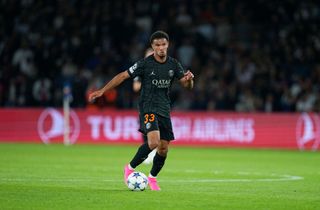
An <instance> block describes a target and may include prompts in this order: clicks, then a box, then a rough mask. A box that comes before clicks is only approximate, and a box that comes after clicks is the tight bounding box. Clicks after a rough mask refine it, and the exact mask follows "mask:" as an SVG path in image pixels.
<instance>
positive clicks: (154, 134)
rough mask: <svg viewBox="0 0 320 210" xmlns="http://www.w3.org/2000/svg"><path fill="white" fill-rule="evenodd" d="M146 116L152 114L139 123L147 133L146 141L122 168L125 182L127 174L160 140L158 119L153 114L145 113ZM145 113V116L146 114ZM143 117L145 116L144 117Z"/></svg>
mask: <svg viewBox="0 0 320 210" xmlns="http://www.w3.org/2000/svg"><path fill="white" fill-rule="evenodd" d="M146 115H148V116H150V115H151V116H152V118H147V120H144V121H143V124H142V125H141V129H140V130H142V131H144V133H147V138H148V142H147V143H143V144H142V145H141V146H140V147H139V148H138V151H137V153H136V154H135V155H134V157H133V159H132V160H131V161H130V163H129V164H128V165H126V166H125V168H124V180H125V182H126V180H127V178H128V176H129V175H130V174H131V173H132V172H133V171H134V169H135V168H136V167H137V166H138V165H140V164H141V163H142V162H143V161H144V160H145V159H146V158H147V157H148V154H149V153H150V152H151V151H152V150H153V149H155V148H156V147H157V146H158V145H159V142H160V133H159V128H158V120H157V118H156V116H155V115H153V114H150V115H149V114H146ZM146 115H145V116H146ZM144 118H145V117H144Z"/></svg>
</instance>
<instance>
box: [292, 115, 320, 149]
mask: <svg viewBox="0 0 320 210" xmlns="http://www.w3.org/2000/svg"><path fill="white" fill-rule="evenodd" d="M296 139H297V144H298V147H299V149H300V150H313V151H316V150H317V149H318V147H319V144H320V119H319V116H318V115H316V114H308V113H302V114H301V116H300V117H299V118H298V120H297V126H296Z"/></svg>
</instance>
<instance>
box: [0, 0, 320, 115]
mask: <svg viewBox="0 0 320 210" xmlns="http://www.w3.org/2000/svg"><path fill="white" fill-rule="evenodd" d="M319 25H320V4H319V3H318V1H316V0H314V1H312V0H305V1H297V0H281V1H267V0H256V1H232V0H220V1H211V0H155V1H147V0H117V1H102V0H95V1H91V0H83V1H81V0H78V1H77V0H58V1H41V0H0V107H36V106H55V107H60V106H61V105H62V98H63V87H64V86H66V85H70V86H71V87H72V93H73V94H72V95H73V101H72V106H73V107H90V106H94V107H100V108H104V107H109V108H110V107H113V108H129V109H131V108H135V106H136V100H137V93H134V92H133V90H132V81H131V80H130V81H126V82H125V83H124V84H123V85H121V87H119V88H118V89H116V90H113V91H110V92H107V93H106V94H105V95H104V97H102V98H100V99H99V100H97V101H96V103H95V104H93V105H90V104H88V103H87V100H86V97H87V95H88V93H89V92H90V91H92V90H95V89H97V88H100V87H102V86H103V85H104V84H105V83H106V82H107V81H108V80H110V79H111V78H112V77H113V76H114V75H115V74H117V73H118V72H120V71H123V70H125V69H127V68H128V67H130V66H131V65H132V64H133V63H134V62H135V61H137V60H139V59H141V58H143V54H144V51H145V49H146V48H147V47H149V36H150V34H151V33H152V32H153V31H155V30H164V31H166V32H168V34H169V35H170V38H171V40H170V41H171V42H170V50H169V54H170V55H171V56H173V57H176V58H177V59H178V60H179V61H180V62H181V63H182V64H183V66H184V67H185V68H186V69H190V70H191V71H193V72H194V74H195V89H194V90H193V91H186V90H183V89H182V88H181V87H180V86H178V85H174V86H173V87H172V92H171V98H172V106H173V109H178V110H219V111H238V112H254V111H257V112H295V111H297V112H302V111H315V112H319V110H320V27H319Z"/></svg>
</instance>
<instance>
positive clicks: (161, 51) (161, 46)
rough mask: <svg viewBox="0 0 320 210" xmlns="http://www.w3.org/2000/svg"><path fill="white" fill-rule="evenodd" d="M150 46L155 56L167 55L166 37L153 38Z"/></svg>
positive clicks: (167, 44) (167, 43)
mask: <svg viewBox="0 0 320 210" xmlns="http://www.w3.org/2000/svg"><path fill="white" fill-rule="evenodd" d="M151 46H152V49H153V50H154V54H155V55H156V56H159V57H161V58H163V57H166V56H167V51H168V47H169V42H168V40H167V39H165V38H161V39H155V40H153V42H152V44H151Z"/></svg>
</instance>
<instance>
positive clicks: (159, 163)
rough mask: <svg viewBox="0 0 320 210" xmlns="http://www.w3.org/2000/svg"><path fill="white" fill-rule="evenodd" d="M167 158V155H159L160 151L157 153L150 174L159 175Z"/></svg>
mask: <svg viewBox="0 0 320 210" xmlns="http://www.w3.org/2000/svg"><path fill="white" fill-rule="evenodd" d="M166 158H167V157H163V156H161V155H159V154H158V152H157V153H156V155H155V156H154V159H153V165H152V169H151V171H150V174H151V175H152V176H154V177H156V176H157V175H158V173H159V172H160V170H161V169H162V167H163V166H164V162H165V161H166Z"/></svg>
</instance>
